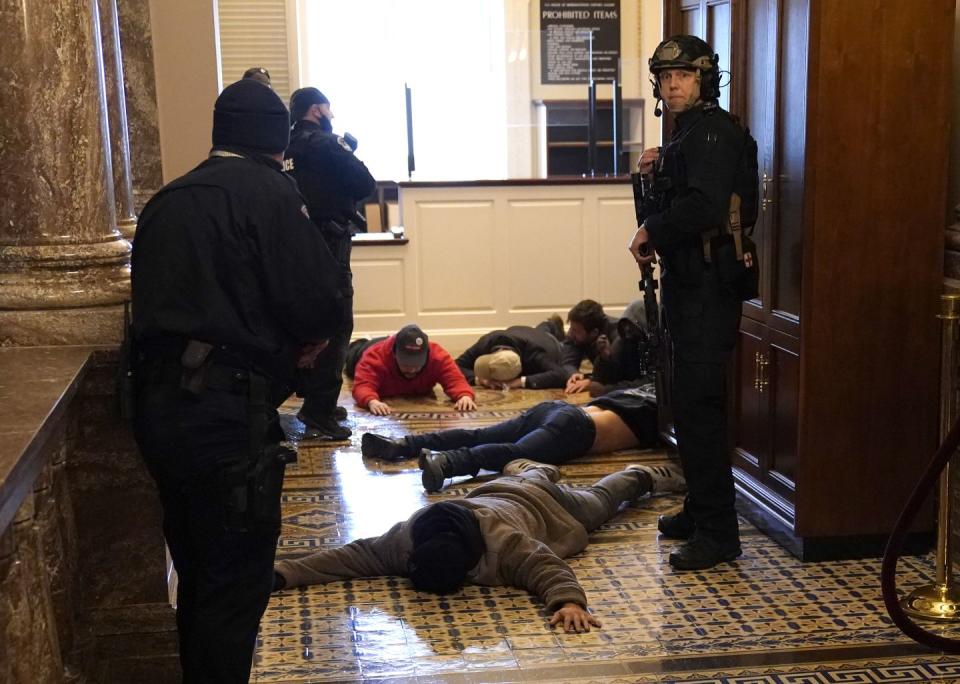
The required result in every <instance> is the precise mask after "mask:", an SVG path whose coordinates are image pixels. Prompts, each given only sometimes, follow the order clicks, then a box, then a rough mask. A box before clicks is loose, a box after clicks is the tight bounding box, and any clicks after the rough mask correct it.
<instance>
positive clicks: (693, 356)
mask: <svg viewBox="0 0 960 684" xmlns="http://www.w3.org/2000/svg"><path fill="white" fill-rule="evenodd" d="M718 62H719V58H718V56H717V55H716V54H714V52H713V50H712V49H711V48H710V46H709V45H708V44H707V43H705V42H704V41H702V40H700V39H699V38H696V37H694V36H686V35H680V36H674V37H672V38H669V39H667V40H665V41H663V42H662V43H660V45H659V46H658V47H657V49H656V51H655V52H654V55H653V57H652V58H651V59H650V60H649V65H650V72H651V74H652V78H651V82H652V83H653V94H654V97H655V98H656V99H657V100H658V107H657V113H658V115H659V101H660V100H661V99H662V100H663V102H664V104H666V106H667V109H668V110H669V111H670V112H671V113H673V114H674V115H676V119H675V121H676V123H675V127H674V130H673V132H672V134H671V136H670V141H669V142H668V143H667V145H666V146H664V147H663V148H652V149H647V150H645V151H644V152H643V154H642V156H641V159H640V169H639V171H640V173H641V174H642V177H643V180H644V194H643V201H642V207H641V209H640V210H639V214H640V218H641V220H642V224H641V225H640V227H639V228H638V229H637V232H636V234H635V235H634V236H633V239H632V240H631V242H630V244H629V249H630V252H631V254H632V255H633V257H634V258H635V259H636V261H637V263H638V264H641V265H642V264H645V263H649V262H650V261H652V260H653V259H654V258H655V256H654V250H655V251H656V254H657V255H659V257H660V259H661V267H662V271H661V274H662V281H661V282H662V288H663V289H662V300H663V310H664V314H665V316H666V324H667V329H668V330H669V333H670V338H671V341H672V349H673V358H672V362H673V378H672V380H673V392H672V397H673V411H674V420H675V426H676V431H677V443H678V448H679V451H680V461H681V465H682V466H683V471H684V476H685V477H686V480H687V485H688V493H687V496H686V498H685V500H684V506H683V509H682V510H681V511H679V512H678V513H676V514H674V515H664V516H661V517H660V520H659V522H658V527H659V530H660V532H661V533H662V534H663V535H664V536H666V537H670V538H675V539H684V540H686V543H684V544H683V545H682V546H680V547H679V548H678V549H677V550H676V551H674V552H672V553H671V554H670V564H671V565H672V566H673V567H674V568H676V569H680V570H694V569H705V568H709V567H712V566H714V565H716V564H718V563H721V562H724V561H730V560H733V559H735V558H736V557H738V556H739V555H740V553H741V550H740V535H739V529H738V525H737V514H736V510H735V509H734V501H735V492H734V482H733V473H732V471H731V466H730V457H729V452H728V449H727V387H726V377H727V365H728V362H729V360H730V358H731V355H732V351H733V348H734V345H735V344H736V341H737V331H738V329H739V324H740V309H741V304H740V302H741V297H739V296H737V294H736V292H734V291H733V290H731V288H730V287H729V286H728V285H727V284H725V283H724V282H723V281H722V277H721V276H719V275H718V269H717V259H716V258H715V255H713V254H712V253H711V248H710V245H711V239H712V238H713V237H715V236H717V235H719V234H721V233H722V232H723V230H724V226H725V225H727V222H728V217H729V214H730V207H731V195H732V193H733V189H734V184H735V180H736V178H737V173H738V168H739V165H740V160H741V158H742V153H743V150H744V147H745V145H746V143H747V142H748V140H751V139H750V138H749V135H748V134H747V133H746V132H745V131H744V129H743V128H742V127H741V126H740V125H739V123H738V122H737V121H736V119H734V118H733V117H732V116H731V115H730V114H728V113H727V112H726V111H724V110H723V109H721V108H720V107H719V106H718V104H717V99H718V98H719V96H720V87H719V86H720V83H719V81H720V74H719V66H718Z"/></svg>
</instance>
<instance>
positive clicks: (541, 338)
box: [457, 325, 576, 389]
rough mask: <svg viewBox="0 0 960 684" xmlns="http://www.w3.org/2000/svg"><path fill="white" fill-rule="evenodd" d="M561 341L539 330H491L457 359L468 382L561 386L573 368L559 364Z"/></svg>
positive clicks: (516, 327) (528, 386)
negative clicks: (565, 376)
mask: <svg viewBox="0 0 960 684" xmlns="http://www.w3.org/2000/svg"><path fill="white" fill-rule="evenodd" d="M560 354H561V348H560V342H559V341H558V340H557V339H556V338H555V337H554V336H553V335H551V334H550V333H548V332H545V331H544V330H543V329H542V328H541V327H537V328H531V327H530V326H528V325H512V326H510V327H509V328H507V329H506V330H494V331H492V332H489V333H487V334H486V335H484V336H483V337H481V338H480V339H479V340H477V341H476V342H475V343H474V344H473V345H472V346H471V347H470V348H469V349H467V350H466V351H465V352H463V354H461V355H460V356H459V357H457V365H458V366H459V367H460V370H462V371H463V374H464V376H465V377H466V378H467V380H468V381H469V382H471V383H474V384H478V385H483V386H485V387H502V386H503V387H509V388H518V387H526V388H529V389H548V388H551V387H563V384H564V383H563V376H564V375H570V374H572V373H573V372H574V371H575V370H576V369H575V368H570V369H566V370H565V369H564V367H563V365H562V364H561V363H560Z"/></svg>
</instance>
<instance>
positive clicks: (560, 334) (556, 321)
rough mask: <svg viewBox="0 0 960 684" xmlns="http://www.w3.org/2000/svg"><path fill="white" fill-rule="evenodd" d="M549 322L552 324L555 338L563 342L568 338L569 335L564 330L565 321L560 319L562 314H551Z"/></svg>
mask: <svg viewBox="0 0 960 684" xmlns="http://www.w3.org/2000/svg"><path fill="white" fill-rule="evenodd" d="M547 320H548V321H549V322H550V327H552V328H553V330H554V333H553V336H554V337H556V338H557V339H558V340H560V341H561V342H562V341H563V340H564V338H565V337H566V336H567V333H566V331H564V329H563V319H562V318H561V317H560V314H551V316H550V317H549V318H547Z"/></svg>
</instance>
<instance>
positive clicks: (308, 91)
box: [290, 88, 330, 122]
mask: <svg viewBox="0 0 960 684" xmlns="http://www.w3.org/2000/svg"><path fill="white" fill-rule="evenodd" d="M318 104H330V100H328V99H327V96H326V95H324V94H323V93H321V92H320V91H319V90H317V89H316V88H300V89H299V90H294V91H293V95H291V96H290V118H291V119H292V120H293V121H294V122H297V121H299V120H300V119H302V118H303V117H304V116H306V114H307V110H308V109H310V107H312V106H313V105H318Z"/></svg>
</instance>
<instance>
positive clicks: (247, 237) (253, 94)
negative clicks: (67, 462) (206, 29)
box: [130, 79, 343, 684]
mask: <svg viewBox="0 0 960 684" xmlns="http://www.w3.org/2000/svg"><path fill="white" fill-rule="evenodd" d="M288 135H289V117H288V114H287V109H286V107H285V106H284V105H283V102H282V101H281V100H280V98H278V97H277V95H276V94H275V93H274V92H273V91H272V90H270V88H268V87H267V86H265V85H263V84H261V83H258V82H256V81H255V80H253V79H243V80H241V81H238V82H237V83H234V84H233V85H231V86H229V87H228V88H226V89H225V90H224V91H223V92H222V93H221V94H220V97H218V98H217V101H216V105H215V107H214V116H213V150H212V151H211V152H210V157H209V158H208V159H207V160H206V161H204V162H203V163H202V164H200V165H199V166H198V167H196V168H195V169H194V170H193V171H191V172H190V173H188V174H186V175H185V176H182V177H181V178H178V179H177V180H175V181H173V182H172V183H170V184H168V185H167V186H165V187H164V188H162V189H161V190H160V192H158V193H157V194H156V195H155V196H154V197H153V198H152V199H151V200H150V201H149V202H148V203H147V206H146V207H145V208H144V210H143V213H142V214H141V215H140V221H139V226H138V228H137V234H136V238H135V239H134V243H133V263H132V267H133V273H132V285H133V332H134V339H135V343H136V347H137V349H138V351H137V354H136V357H135V358H136V365H135V372H136V378H137V403H136V419H135V425H134V427H135V435H136V439H137V443H138V445H139V447H140V451H141V453H142V455H143V457H144V459H145V460H146V463H147V466H148V468H149V470H150V473H151V475H152V476H153V478H154V479H155V480H156V482H157V488H158V490H159V493H160V499H161V503H162V505H163V510H164V522H163V529H164V535H165V536H166V539H167V544H168V546H169V548H170V555H171V556H172V558H173V563H174V566H175V567H176V570H177V574H178V576H179V583H178V586H177V629H178V632H179V639H180V660H181V664H182V667H183V679H184V681H185V682H236V683H238V684H239V683H240V682H246V681H247V680H248V678H249V674H250V664H251V659H252V655H253V647H254V643H255V641H256V636H257V627H258V624H259V621H260V617H261V615H262V614H263V611H264V609H265V608H266V605H267V600H268V598H269V595H270V589H271V586H272V581H273V572H272V567H273V560H274V555H275V551H276V546H277V538H278V536H279V532H280V490H281V488H282V484H283V474H284V465H285V463H286V462H288V461H289V460H291V456H292V452H289V451H288V450H285V449H283V448H282V447H280V445H279V442H280V440H282V439H283V434H282V432H281V431H280V428H279V423H278V420H277V411H276V407H277V406H278V405H279V404H280V403H281V402H282V401H283V400H284V399H285V398H286V397H287V396H288V395H289V393H290V391H291V388H292V386H293V383H294V381H295V377H296V368H297V365H298V363H299V364H300V365H308V364H309V363H311V362H312V360H313V358H315V357H316V354H317V353H318V352H319V351H320V350H321V349H322V348H323V345H324V344H325V339H326V338H328V337H329V336H330V335H331V334H333V333H334V332H335V331H336V330H337V329H339V328H340V326H341V325H342V319H343V302H342V300H341V299H340V297H339V286H340V283H339V282H338V278H337V273H336V261H335V260H334V258H333V256H332V255H331V254H330V250H329V248H328V247H327V244H326V242H324V240H323V237H322V236H321V235H320V232H319V231H318V230H317V228H316V226H315V225H314V224H313V223H311V222H310V220H309V217H308V215H307V210H306V207H305V206H304V204H303V200H302V198H301V197H300V195H299V194H298V192H297V189H296V186H295V184H294V183H293V181H292V180H291V179H290V178H289V177H287V176H285V175H284V174H283V173H282V170H281V164H280V161H281V159H282V152H283V149H284V148H285V147H286V145H287V138H288ZM130 513H131V514H132V513H133V512H130Z"/></svg>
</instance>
